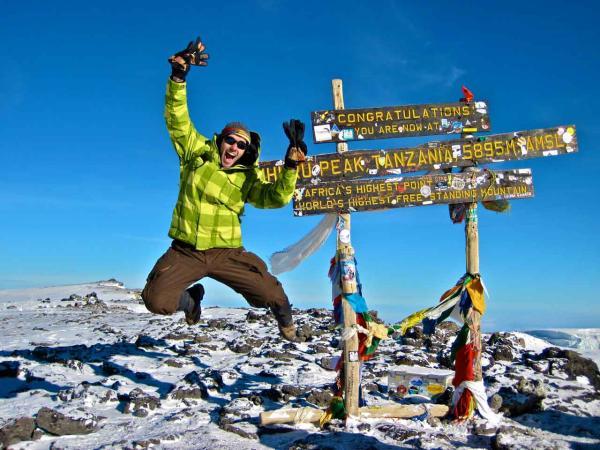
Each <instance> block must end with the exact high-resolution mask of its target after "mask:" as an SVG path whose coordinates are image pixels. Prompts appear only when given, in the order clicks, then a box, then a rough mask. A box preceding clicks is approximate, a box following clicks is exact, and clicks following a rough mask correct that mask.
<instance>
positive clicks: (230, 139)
mask: <svg viewBox="0 0 600 450" xmlns="http://www.w3.org/2000/svg"><path fill="white" fill-rule="evenodd" d="M223 140H224V141H225V142H227V143H228V144H229V145H234V144H235V145H237V148H239V149H240V150H246V149H247V148H248V143H247V142H246V141H236V140H235V139H234V138H233V137H231V136H226V137H225V138H224V139H223Z"/></svg>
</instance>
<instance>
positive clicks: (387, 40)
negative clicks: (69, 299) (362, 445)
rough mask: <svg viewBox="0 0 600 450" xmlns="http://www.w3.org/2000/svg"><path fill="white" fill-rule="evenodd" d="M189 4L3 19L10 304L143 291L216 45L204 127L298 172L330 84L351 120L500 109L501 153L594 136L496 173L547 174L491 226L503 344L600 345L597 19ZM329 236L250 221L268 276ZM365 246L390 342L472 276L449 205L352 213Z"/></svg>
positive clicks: (484, 236) (296, 291)
mask: <svg viewBox="0 0 600 450" xmlns="http://www.w3.org/2000/svg"><path fill="white" fill-rule="evenodd" d="M178 3H179V4H169V5H167V4H166V2H157V1H144V2H133V1H131V2H130V1H125V2H124V1H121V2H114V1H104V2H90V4H86V2H81V1H77V2H70V1H57V2H43V1H24V2H20V3H18V4H17V3H15V2H9V3H6V4H4V5H3V6H2V7H1V10H2V13H1V14H0V39H1V41H2V46H1V47H0V65H2V68H1V70H0V99H1V102H0V121H1V122H0V123H1V124H2V139H1V141H0V158H1V159H0V230H1V233H0V255H1V256H2V257H1V258H0V289H6V288H22V287H28V286H44V285H56V284H65V283H78V282H83V281H92V280H98V279H104V278H109V277H116V278H118V279H120V280H122V281H124V282H125V283H126V285H127V286H130V287H142V286H143V283H144V280H145V277H146V274H147V272H148V271H149V270H150V269H151V267H152V265H153V264H154V262H155V260H156V258H158V257H159V256H160V255H161V254H162V253H163V252H164V251H165V249H166V248H167V246H168V245H169V239H168V237H167V235H166V233H167V230H168V226H169V222H170V218H171V212H172V207H173V205H174V202H175V200H176V196H177V183H178V163H177V157H176V155H175V153H174V152H173V150H172V148H171V144H170V142H169V139H168V135H167V132H166V129H165V126H164V122H163V117H162V112H163V99H164V87H165V83H166V80H167V76H168V74H169V66H168V64H167V57H168V56H169V55H171V54H172V53H174V52H175V51H178V50H180V49H181V48H183V47H185V45H186V44H187V42H188V41H189V40H190V39H192V38H193V37H195V36H196V35H198V34H200V35H201V36H202V37H203V39H204V41H205V43H206V46H207V51H208V52H209V53H210V55H211V60H210V64H209V66H208V68H204V69H196V70H193V72H192V73H191V74H190V75H189V77H188V81H189V83H188V92H189V102H190V110H191V114H192V118H193V120H194V122H195V124H196V126H197V128H198V129H199V130H200V131H201V132H203V133H205V134H211V133H212V132H214V131H218V130H220V129H221V128H222V126H223V125H224V124H225V123H226V122H228V121H232V120H241V121H244V122H246V123H247V124H248V125H249V126H250V127H251V128H252V129H255V130H257V131H259V132H260V133H261V135H262V137H263V154H262V158H263V159H277V158H279V157H280V156H281V155H283V152H284V151H285V147H286V139H285V136H284V135H283V132H282V131H281V122H282V121H284V120H286V119H289V118H291V117H297V118H300V119H302V120H304V121H305V122H308V121H309V118H310V112H311V111H314V110H320V109H327V108H329V107H330V106H331V102H332V100H331V79H333V78H341V79H342V80H343V82H344V95H345V103H346V107H348V108H361V107H376V106H392V105H402V104H418V103H442V102H451V101H456V100H458V98H459V97H460V96H461V90H460V87H461V85H462V84H465V85H467V86H468V87H469V88H470V89H471V90H472V91H473V92H474V93H475V96H476V98H481V99H485V100H487V101H488V102H489V106H490V115H491V120H492V128H493V130H492V131H493V132H494V133H501V132H508V131H516V130H524V129H533V128H543V127H551V126H556V125H562V124H570V123H574V124H576V125H577V129H578V138H579V146H580V152H579V153H577V154H575V155H567V156H560V157H556V158H544V159H543V160H529V161H524V162H513V163H510V164H508V163H505V164H503V165H496V166H495V167H496V168H502V167H511V168H512V167H514V168H519V167H531V168H532V169H533V175H534V184H535V190H536V196H535V198H534V199H530V200H518V201H514V202H513V203H512V210H511V212H510V213H509V214H495V213H491V212H489V211H482V212H481V213H480V221H479V223H480V239H481V241H480V246H481V250H480V252H481V273H482V275H483V277H484V280H485V282H486V284H487V287H488V289H489V291H490V294H491V297H490V298H489V309H488V313H487V314H486V316H485V317H484V327H485V328H486V329H488V330H492V329H514V328H541V327H598V326H600V303H599V302H598V300H599V298H598V297H599V296H598V292H599V290H600V273H599V272H600V270H599V268H600V264H599V263H600V256H599V255H600V238H599V237H598V233H597V230H598V225H597V222H598V219H599V218H600V217H599V216H600V214H599V212H598V208H597V207H596V205H595V203H596V200H595V195H594V194H595V192H596V191H597V183H596V181H597V178H598V175H597V173H596V172H597V171H596V167H598V164H599V163H600V156H599V155H598V151H597V143H598V142H599V141H600V126H599V125H598V123H597V122H596V120H597V119H594V117H595V116H596V109H597V106H598V104H600V94H599V90H598V88H597V79H598V75H599V70H598V69H599V59H598V50H597V45H598V42H600V32H599V31H598V27H597V23H596V22H597V21H596V17H597V16H598V8H599V7H598V5H597V4H596V2H592V1H586V2H576V3H575V4H570V5H566V4H565V3H564V2H553V1H544V2H538V1H531V2H523V1H520V2H513V1H491V2H438V1H428V2H415V1H411V2H401V1H380V2H377V3H368V2H358V1H354V2H353V1H346V2H338V1H331V2H317V1H303V2H301V3H298V2H287V1H274V0H260V1H259V0H257V1H246V2H236V1H230V2H227V3H223V2H178ZM432 139H438V138H432ZM417 142H420V141H417V140H415V139H412V140H411V139H405V140H400V139H396V140H385V141H383V140H380V141H369V142H360V143H353V144H351V145H350V148H351V149H355V150H357V149H365V148H391V147H400V146H407V145H414V144H415V143H417ZM309 151H310V152H311V153H330V152H333V151H335V146H334V145H333V144H322V145H318V146H317V145H314V144H310V143H309ZM318 220H319V217H305V218H295V217H292V213H291V207H290V206H288V207H286V208H284V209H281V210H276V211H261V210H256V209H253V208H252V207H248V208H247V211H246V216H245V217H244V219H243V228H244V241H245V246H246V248H248V249H249V250H252V251H254V252H255V253H258V254H259V255H260V256H261V257H263V258H264V259H267V258H268V257H269V255H270V254H271V253H273V252H274V251H277V250H280V249H282V248H283V247H286V246H287V245H290V244H292V243H293V242H295V241H296V240H297V239H299V238H301V237H302V236H304V234H305V233H307V232H308V231H309V230H310V229H311V228H312V227H313V226H314V225H315V224H316V223H317V222H318ZM352 241H353V244H354V247H355V249H356V253H357V258H358V261H359V271H360V276H361V278H362V282H363V285H364V295H365V297H366V299H367V301H368V303H369V306H370V307H371V308H373V309H376V310H379V311H380V315H381V316H382V317H383V318H384V319H386V320H387V321H389V322H391V321H395V320H399V319H401V318H402V317H404V316H405V315H407V314H408V313H410V312H413V311H414V310H417V309H421V308H423V307H427V306H429V305H431V304H433V303H434V302H435V301H437V299H438V297H439V295H440V294H441V293H442V292H443V291H445V290H446V289H447V288H449V287H450V286H451V285H452V284H453V283H454V282H455V281H456V280H457V279H458V278H459V277H460V276H461V275H462V274H463V273H464V238H463V226H462V225H453V224H451V222H450V221H449V219H448V212H447V207H445V206H431V207H424V208H413V209H399V210H393V211H385V212H376V213H357V214H354V215H353V218H352ZM334 250H335V242H334V239H333V238H330V240H329V241H328V242H327V243H326V244H325V245H324V246H323V247H322V248H321V250H319V251H318V252H317V253H316V254H315V255H313V256H312V257H311V258H310V259H308V260H307V261H305V262H304V264H303V265H301V266H300V267H299V268H297V269H296V270H294V271H293V272H291V273H288V274H284V275H282V276H281V277H280V278H281V281H282V282H283V284H284V286H285V287H286V290H287V292H288V295H289V297H290V299H291V301H292V302H293V303H294V304H295V305H296V306H301V307H317V306H321V307H330V305H331V298H330V296H331V293H330V292H331V291H330V285H329V280H328V279H327V276H326V275H327V269H328V264H329V259H330V257H331V256H332V255H333V252H334ZM207 290H208V294H207V300H206V303H207V304H209V305H210V304H219V305H237V306H242V305H245V303H244V301H243V299H241V298H240V297H238V296H237V295H236V294H235V293H233V291H231V290H229V289H228V288H225V287H222V286H220V285H218V284H216V283H212V282H208V283H207Z"/></svg>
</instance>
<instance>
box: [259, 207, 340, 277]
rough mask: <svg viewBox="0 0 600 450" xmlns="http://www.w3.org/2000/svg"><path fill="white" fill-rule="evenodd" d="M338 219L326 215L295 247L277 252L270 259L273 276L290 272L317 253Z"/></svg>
mask: <svg viewBox="0 0 600 450" xmlns="http://www.w3.org/2000/svg"><path fill="white" fill-rule="evenodd" d="M336 219H337V214H326V215H325V217H323V219H321V221H320V222H319V223H318V224H317V226H316V227H314V228H313V229H312V230H311V231H310V232H309V233H308V234H307V235H306V236H304V237H303V238H302V239H300V240H299V241H298V242H296V243H295V244H293V245H290V246H289V247H286V248H285V249H283V250H280V251H278V252H275V253H273V254H272V255H271V257H270V258H269V261H270V262H271V272H272V273H273V275H279V274H280V273H284V272H289V271H290V270H292V269H294V268H295V267H296V266H298V264H300V263H301V262H302V261H304V260H305V259H306V258H308V257H309V256H310V255H312V254H313V253H314V252H316V251H317V250H318V249H319V248H321V246H322V245H323V243H324V242H325V241H326V240H327V238H328V237H329V235H330V234H331V231H332V230H333V226H334V224H335V221H336Z"/></svg>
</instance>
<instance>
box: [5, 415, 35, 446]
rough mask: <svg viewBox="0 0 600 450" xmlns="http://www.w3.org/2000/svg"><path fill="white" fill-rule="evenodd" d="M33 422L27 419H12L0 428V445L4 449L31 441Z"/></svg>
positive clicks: (33, 428)
mask: <svg viewBox="0 0 600 450" xmlns="http://www.w3.org/2000/svg"><path fill="white" fill-rule="evenodd" d="M34 430H35V421H34V420H33V419H31V418H29V417H21V418H19V419H12V420H11V421H9V422H8V423H7V424H5V425H4V426H3V427H2V428H0V444H2V446H4V447H8V446H9V445H12V444H16V443H18V442H21V441H30V440H32V439H33V432H34Z"/></svg>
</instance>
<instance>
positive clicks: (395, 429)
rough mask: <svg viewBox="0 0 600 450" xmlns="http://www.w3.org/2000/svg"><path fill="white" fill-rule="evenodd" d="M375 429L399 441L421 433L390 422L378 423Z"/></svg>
mask: <svg viewBox="0 0 600 450" xmlns="http://www.w3.org/2000/svg"><path fill="white" fill-rule="evenodd" d="M377 430H379V431H381V432H382V433H383V434H385V437H387V438H390V439H394V440H395V441H400V442H401V441H405V440H407V439H411V438H414V437H418V436H420V435H421V433H419V432H418V431H415V430H411V429H407V428H406V427H403V426H401V425H395V424H390V423H385V424H383V425H379V426H378V427H377Z"/></svg>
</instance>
